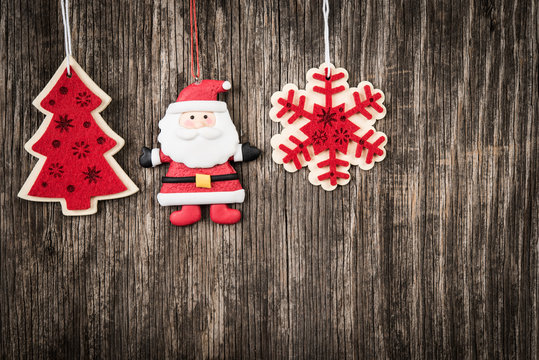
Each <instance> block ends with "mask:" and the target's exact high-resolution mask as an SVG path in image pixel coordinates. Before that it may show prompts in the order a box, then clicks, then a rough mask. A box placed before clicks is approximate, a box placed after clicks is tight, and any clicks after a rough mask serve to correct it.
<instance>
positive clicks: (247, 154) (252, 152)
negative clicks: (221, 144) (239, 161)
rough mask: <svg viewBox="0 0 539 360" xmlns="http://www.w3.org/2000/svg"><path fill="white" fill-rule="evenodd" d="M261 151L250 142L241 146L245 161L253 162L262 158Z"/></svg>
mask: <svg viewBox="0 0 539 360" xmlns="http://www.w3.org/2000/svg"><path fill="white" fill-rule="evenodd" d="M260 152H261V151H260V149H257V148H255V147H254V146H251V144H249V143H248V142H246V143H245V144H243V145H242V146H241V154H242V157H243V161H252V160H254V159H256V158H257V157H259V156H260Z"/></svg>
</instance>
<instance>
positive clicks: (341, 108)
mask: <svg viewBox="0 0 539 360" xmlns="http://www.w3.org/2000/svg"><path fill="white" fill-rule="evenodd" d="M323 10H324V21H325V32H324V35H325V50H326V61H325V63H323V64H322V65H320V67H319V68H314V69H311V70H309V71H308V72H307V86H306V90H298V87H297V86H296V85H294V84H287V85H285V86H284V88H283V90H282V91H278V92H276V93H274V94H273V96H272V97H271V104H272V105H273V107H272V108H271V110H270V118H271V119H272V120H273V121H275V122H278V123H280V124H281V125H282V126H283V127H284V129H283V131H282V132H281V133H280V134H277V135H275V136H273V137H272V139H271V146H272V148H273V153H272V158H273V160H274V161H275V162H276V163H277V164H283V165H284V168H285V169H286V170H287V171H290V172H294V171H297V170H299V169H301V168H302V167H303V166H306V165H307V166H308V167H309V170H310V173H309V181H310V182H311V183H312V184H313V185H321V186H322V188H323V189H324V190H334V189H335V188H336V187H337V186H338V185H345V184H347V183H348V182H349V181H350V174H349V172H348V170H349V168H350V166H351V165H359V167H360V168H361V169H363V170H369V169H371V168H372V167H373V166H374V163H375V162H379V161H382V160H383V159H384V158H385V156H386V151H385V149H384V146H385V144H386V143H387V136H386V135H385V134H384V133H382V132H379V131H376V129H375V128H374V127H373V125H374V123H375V122H376V120H379V119H382V118H383V117H384V116H385V114H386V109H385V107H384V105H383V102H384V94H383V93H382V91H381V90H378V89H375V88H374V87H373V85H372V84H371V83H369V82H367V81H364V82H361V83H360V84H359V85H358V86H357V87H353V88H350V87H349V85H348V73H347V72H346V70H345V69H342V68H337V69H336V68H335V67H334V66H333V65H332V64H331V63H330V61H329V41H328V37H329V30H328V15H329V4H328V2H327V0H326V1H324V9H323Z"/></svg>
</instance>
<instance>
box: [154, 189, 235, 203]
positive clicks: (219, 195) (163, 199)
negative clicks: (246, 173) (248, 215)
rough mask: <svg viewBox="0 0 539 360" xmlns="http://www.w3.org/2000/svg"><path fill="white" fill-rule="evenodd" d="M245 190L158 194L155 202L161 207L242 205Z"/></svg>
mask: <svg viewBox="0 0 539 360" xmlns="http://www.w3.org/2000/svg"><path fill="white" fill-rule="evenodd" d="M244 199H245V190H243V189H241V190H236V191H218V192H194V193H159V194H157V201H159V204H160V205H161V206H179V205H210V204H232V203H242V202H243V200H244Z"/></svg>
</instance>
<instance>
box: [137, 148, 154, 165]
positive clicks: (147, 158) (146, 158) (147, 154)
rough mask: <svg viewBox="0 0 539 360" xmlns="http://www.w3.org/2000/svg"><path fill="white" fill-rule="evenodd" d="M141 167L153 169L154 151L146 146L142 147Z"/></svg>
mask: <svg viewBox="0 0 539 360" xmlns="http://www.w3.org/2000/svg"><path fill="white" fill-rule="evenodd" d="M139 162H140V166H142V167H145V168H149V167H152V166H153V165H152V150H151V149H148V148H147V147H146V146H143V147H142V155H140V158H139Z"/></svg>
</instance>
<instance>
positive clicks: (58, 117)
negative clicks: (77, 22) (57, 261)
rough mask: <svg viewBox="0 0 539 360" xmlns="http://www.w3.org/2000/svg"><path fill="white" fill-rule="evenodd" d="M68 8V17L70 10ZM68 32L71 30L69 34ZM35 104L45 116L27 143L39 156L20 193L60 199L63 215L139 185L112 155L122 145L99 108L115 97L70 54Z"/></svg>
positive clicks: (86, 210)
mask: <svg viewBox="0 0 539 360" xmlns="http://www.w3.org/2000/svg"><path fill="white" fill-rule="evenodd" d="M62 10H63V11H64V23H65V22H67V21H68V20H66V12H67V11H66V10H67V9H65V10H64V9H62ZM66 38H68V36H66ZM69 48H70V46H67V45H66V49H68V51H67V57H66V59H65V60H64V62H63V63H62V65H61V66H60V68H59V69H58V70H57V71H56V73H55V74H54V76H53V77H52V79H51V80H50V82H49V83H48V84H47V86H46V87H45V89H43V91H42V92H41V93H40V94H39V95H38V96H37V98H36V99H35V100H34V102H33V105H34V106H35V107H36V108H38V109H39V110H40V111H41V112H43V113H44V114H46V117H45V120H44V121H43V123H42V124H41V126H40V127H39V129H38V131H37V132H36V133H35V134H34V136H33V137H32V138H31V139H30V140H29V141H28V142H27V143H26V144H25V149H26V150H27V151H28V152H29V153H30V154H32V155H34V156H35V157H37V158H38V159H39V160H38V162H37V164H36V166H35V167H34V169H33V170H32V172H31V174H30V176H29V177H28V179H27V180H26V182H25V183H24V185H23V186H22V189H21V190H20V192H19V194H18V196H19V197H21V198H23V199H26V200H31V201H43V202H52V201H58V202H60V203H61V205H62V212H63V214H64V215H89V214H93V213H95V212H96V211H97V202H98V200H105V199H114V198H119V197H124V196H128V195H131V194H133V193H135V192H137V191H138V188H137V186H136V185H135V184H134V183H133V182H132V181H131V179H129V177H128V176H127V175H126V174H125V172H124V171H123V170H122V168H121V167H120V166H119V165H118V163H117V162H116V160H114V158H113V155H114V154H115V153H116V152H118V151H119V150H120V149H121V148H122V147H123V145H124V140H123V139H122V138H121V137H120V136H119V135H118V134H116V133H115V132H114V131H113V130H112V129H111V128H110V127H109V126H108V125H107V123H106V122H105V121H104V120H103V118H102V117H101V115H100V114H99V113H100V112H101V111H103V109H105V107H107V105H108V104H109V103H110V101H111V98H110V97H109V96H108V95H107V94H106V93H105V92H104V91H103V90H101V89H100V88H99V87H98V86H97V85H96V84H95V83H94V82H93V81H92V79H90V77H89V76H88V74H86V73H85V72H84V70H82V68H81V67H80V66H79V64H77V62H76V61H75V60H74V59H73V58H72V57H71V55H70V49H69Z"/></svg>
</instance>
